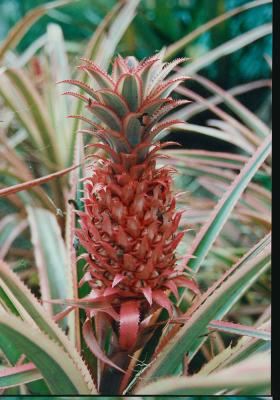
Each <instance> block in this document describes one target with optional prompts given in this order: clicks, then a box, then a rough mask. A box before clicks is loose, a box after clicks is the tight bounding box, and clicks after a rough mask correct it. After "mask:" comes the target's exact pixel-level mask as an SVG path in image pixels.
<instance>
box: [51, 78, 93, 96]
mask: <svg viewBox="0 0 280 400" xmlns="http://www.w3.org/2000/svg"><path fill="white" fill-rule="evenodd" d="M57 83H69V84H70V85H75V86H77V87H79V88H80V89H83V90H84V91H85V92H86V93H87V94H89V95H90V96H91V97H93V98H94V99H95V100H98V98H97V96H96V94H95V90H94V89H93V88H92V87H90V86H89V85H87V84H86V83H84V82H81V81H78V80H75V79H65V80H64V81H60V82H57Z"/></svg>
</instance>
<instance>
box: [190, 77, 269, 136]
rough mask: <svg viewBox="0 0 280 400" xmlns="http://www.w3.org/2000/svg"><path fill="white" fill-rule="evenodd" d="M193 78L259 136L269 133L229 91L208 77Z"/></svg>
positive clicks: (266, 127) (260, 121) (263, 124)
mask: <svg viewBox="0 0 280 400" xmlns="http://www.w3.org/2000/svg"><path fill="white" fill-rule="evenodd" d="M193 78H194V80H196V81H197V82H199V83H201V84H202V85H203V86H205V87H206V88H207V89H209V90H210V91H211V92H213V93H214V94H218V95H219V97H221V98H222V99H223V101H224V103H225V104H226V105H227V106H228V107H229V108H230V109H231V110H232V111H233V112H234V113H235V114H236V115H237V116H238V117H239V118H240V119H241V120H242V121H243V122H245V124H247V125H248V127H249V128H251V129H252V130H253V131H254V132H255V133H256V134H257V135H258V136H259V137H261V138H265V137H266V136H267V135H269V133H270V129H269V128H268V126H266V125H265V123H263V122H262V120H261V119H260V118H258V117H257V116H256V115H255V114H253V113H252V111H250V110H248V108H246V107H245V106H244V105H243V104H241V103H240V101H238V100H236V99H235V98H234V97H233V96H232V95H231V94H230V93H228V92H227V91H225V90H223V89H222V88H220V87H219V86H217V85H216V84H215V83H213V82H211V81H209V80H208V79H206V78H204V77H202V76H198V75H195V76H194V77H193Z"/></svg>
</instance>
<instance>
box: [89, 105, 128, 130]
mask: <svg viewBox="0 0 280 400" xmlns="http://www.w3.org/2000/svg"><path fill="white" fill-rule="evenodd" d="M87 109H88V110H89V111H90V112H91V113H92V114H94V115H95V116H96V117H97V118H99V119H100V120H101V121H102V122H104V123H105V124H106V125H107V126H108V127H109V128H111V129H113V130H114V131H117V132H119V131H120V130H121V120H120V119H119V117H118V116H117V114H116V113H115V112H114V111H113V110H112V109H111V108H109V107H107V106H104V105H103V104H100V103H97V102H92V103H91V104H90V105H89V106H87Z"/></svg>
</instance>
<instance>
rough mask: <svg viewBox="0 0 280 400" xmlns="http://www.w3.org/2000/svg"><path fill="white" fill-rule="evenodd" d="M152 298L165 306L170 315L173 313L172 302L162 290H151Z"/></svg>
mask: <svg viewBox="0 0 280 400" xmlns="http://www.w3.org/2000/svg"><path fill="white" fill-rule="evenodd" d="M153 300H154V301H155V302H156V303H157V304H158V305H159V306H161V307H163V308H165V309H166V310H167V311H168V314H169V315H170V316H172V315H173V309H172V303H171V301H170V300H169V298H168V297H167V296H166V294H165V293H164V292H163V291H162V290H153Z"/></svg>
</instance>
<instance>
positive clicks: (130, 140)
mask: <svg viewBox="0 0 280 400" xmlns="http://www.w3.org/2000/svg"><path fill="white" fill-rule="evenodd" d="M185 60H186V59H185V58H178V59H176V60H174V61H172V62H170V63H163V62H162V60H161V59H160V56H159V55H158V56H157V55H156V56H153V57H150V58H148V59H146V60H143V61H141V62H138V60H137V59H136V58H135V57H127V58H125V59H124V58H122V57H121V56H118V57H117V58H116V59H115V61H114V63H113V67H112V74H111V75H109V74H107V73H106V72H105V71H103V70H102V69H101V68H100V67H98V66H97V65H96V64H95V63H94V62H92V61H90V60H87V59H82V61H83V64H82V65H80V66H79V67H78V68H79V69H81V70H83V71H85V72H87V73H88V74H89V76H90V78H91V85H87V84H85V83H83V82H79V81H77V80H67V81H63V82H66V83H70V84H73V85H75V86H77V87H78V88H79V89H82V90H83V91H84V92H85V93H84V94H81V93H75V92H66V93H65V94H68V95H69V94H70V95H73V96H76V97H78V98H80V99H81V100H82V101H84V102H85V104H86V108H87V110H88V111H89V112H90V113H92V114H93V116H94V118H96V119H97V120H98V122H97V123H90V122H88V121H85V120H86V118H83V117H82V116H72V117H74V118H80V119H84V121H85V122H88V123H89V125H90V127H89V128H88V129H83V130H82V131H83V132H87V133H91V134H93V135H95V136H96V137H98V139H99V140H100V141H102V142H103V143H104V144H106V146H109V147H111V148H112V149H114V150H115V151H116V152H118V153H124V154H130V153H132V151H133V150H134V149H135V148H137V146H139V145H141V144H142V143H143V142H145V143H146V146H145V148H143V147H141V152H140V153H137V152H136V153H135V154H136V156H137V161H138V162H142V161H143V160H144V159H145V157H146V155H147V154H148V152H149V149H150V147H151V145H153V144H155V143H157V142H158V140H159V139H160V138H161V136H162V135H160V133H161V132H162V130H164V129H166V128H167V127H169V126H171V125H174V124H177V123H179V122H182V121H180V120H173V121H165V122H164V123H162V119H164V118H166V115H167V114H168V113H169V112H170V111H171V110H173V109H174V108H175V107H178V106H180V105H183V104H185V103H187V102H188V101H186V100H180V101H177V100H173V99H172V97H170V93H171V92H172V90H174V89H175V88H176V87H177V86H178V85H179V84H180V83H182V82H183V81H184V80H186V79H187V77H184V76H183V77H176V78H174V79H168V78H167V76H168V75H169V73H170V72H171V71H172V70H173V68H174V67H175V66H176V65H178V64H180V63H182V62H183V61H185ZM120 163H122V158H120ZM126 165H127V166H128V167H127V168H129V167H130V162H129V161H128V159H126Z"/></svg>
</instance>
